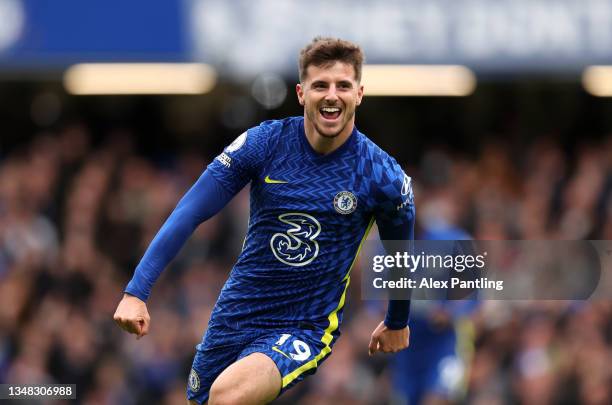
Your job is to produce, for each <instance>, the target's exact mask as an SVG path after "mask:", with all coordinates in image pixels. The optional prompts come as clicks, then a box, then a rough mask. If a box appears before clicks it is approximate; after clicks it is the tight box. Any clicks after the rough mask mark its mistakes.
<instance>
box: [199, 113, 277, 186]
mask: <svg viewBox="0 0 612 405" xmlns="http://www.w3.org/2000/svg"><path fill="white" fill-rule="evenodd" d="M267 154H268V129H267V127H266V126H265V125H259V126H257V127H253V128H251V129H249V130H248V131H245V132H243V133H242V134H241V135H240V136H238V137H237V138H236V139H235V140H234V142H232V143H231V144H230V145H228V146H227V147H226V148H225V149H224V150H223V152H221V154H219V155H218V156H217V157H216V158H215V159H214V160H213V162H212V163H211V164H210V165H208V171H209V172H210V173H211V175H212V176H213V177H214V178H215V179H216V180H217V181H218V182H219V183H220V184H221V186H222V187H224V188H225V189H226V190H227V191H228V192H230V193H231V194H236V193H237V192H238V191H240V190H241V189H242V188H243V187H244V186H245V185H246V184H247V183H249V182H250V181H251V180H252V179H253V178H255V177H256V176H257V175H258V173H259V172H260V171H261V166H262V165H263V163H264V162H265V161H266V156H267Z"/></svg>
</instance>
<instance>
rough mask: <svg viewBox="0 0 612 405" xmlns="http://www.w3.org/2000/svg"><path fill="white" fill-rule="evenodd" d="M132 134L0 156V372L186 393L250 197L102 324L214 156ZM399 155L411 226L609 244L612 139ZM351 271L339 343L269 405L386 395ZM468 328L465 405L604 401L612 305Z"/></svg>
mask: <svg viewBox="0 0 612 405" xmlns="http://www.w3.org/2000/svg"><path fill="white" fill-rule="evenodd" d="M130 139H131V138H130V136H129V133H125V132H120V131H117V132H115V133H111V134H109V135H108V137H106V138H105V139H104V140H102V141H101V142H96V144H95V145H94V144H93V143H92V138H91V136H90V134H89V132H88V129H87V128H86V127H85V126H82V125H70V126H66V127H63V128H61V129H60V130H58V131H57V132H53V133H43V134H40V135H38V136H36V137H33V138H32V139H31V141H30V142H28V143H26V144H23V145H21V146H19V147H15V148H13V149H11V150H9V151H8V152H7V153H5V154H4V155H3V156H0V382H11V383H30V384H32V383H70V384H77V393H78V394H77V395H78V400H79V402H80V403H83V404H136V403H151V404H152V403H160V404H182V403H184V401H185V387H186V383H187V375H188V373H189V370H190V367H191V361H192V358H193V355H194V350H195V345H196V344H197V343H198V342H199V341H200V339H201V336H202V334H203V332H204V330H205V328H206V323H207V320H208V317H209V315H210V312H211V309H212V306H213V305H214V302H215V300H216V297H217V294H218V292H219V291H220V289H221V286H222V285H223V283H224V281H225V279H226V277H227V275H228V272H229V270H230V269H231V266H232V264H233V262H234V260H235V258H236V257H237V255H238V253H239V249H240V247H241V241H242V238H243V236H244V232H245V230H246V224H247V220H248V191H247V190H243V191H242V192H241V193H240V194H239V195H238V196H237V197H236V198H235V199H234V200H233V201H232V202H231V203H230V204H229V205H228V207H226V208H225V209H224V210H223V211H222V213H221V214H220V215H217V216H216V217H214V218H213V219H211V220H209V221H207V222H206V223H204V224H203V225H201V226H200V227H199V228H198V229H197V230H196V232H195V233H194V235H193V236H192V237H191V238H190V239H189V241H188V242H187V244H186V245H185V247H184V248H183V250H182V251H181V253H180V255H179V256H178V257H177V259H176V260H175V261H174V262H173V263H172V264H171V265H170V266H169V268H168V269H167V270H166V271H165V273H164V275H163V276H162V278H161V279H160V280H159V281H158V283H157V284H156V286H155V288H154V290H153V294H152V296H151V299H150V300H149V302H148V307H149V311H150V314H151V317H152V327H151V330H150V333H149V335H148V336H146V337H144V338H142V339H141V340H136V339H135V338H134V336H133V335H128V334H127V333H125V332H123V331H121V330H120V329H119V328H118V327H117V326H116V325H115V324H114V322H113V320H112V314H113V313H114V310H115V307H116V305H117V303H118V302H119V300H120V298H121V295H122V291H123V288H124V287H125V285H126V283H127V281H128V280H129V278H130V277H131V274H132V272H133V269H134V267H135V266H136V264H137V263H138V261H139V259H140V257H141V255H142V254H143V252H144V249H146V247H147V245H148V243H149V241H150V240H151V239H152V237H153V236H154V234H155V232H156V231H157V230H158V229H159V227H160V226H161V224H162V223H163V221H164V219H165V218H166V217H167V215H168V214H169V212H170V211H171V210H172V208H173V207H174V205H175V204H176V202H177V201H178V199H179V198H180V196H181V195H182V194H183V193H184V192H185V191H186V190H187V188H188V187H189V186H190V185H191V184H192V182H194V181H195V180H196V179H197V177H198V176H199V175H200V174H201V172H202V171H203V170H204V169H205V167H206V165H207V162H208V161H209V160H210V159H211V158H213V157H214V155H215V153H216V152H217V151H210V153H209V155H200V154H198V153H195V152H189V153H176V154H175V155H174V156H173V157H172V159H163V160H159V159H152V158H150V157H143V156H141V155H140V154H139V153H138V150H137V148H135V147H134V145H133V144H132V142H131V140H130ZM390 152H392V153H393V151H390ZM400 163H404V164H405V167H406V171H407V172H408V173H409V174H410V175H411V176H412V177H413V178H414V180H415V195H416V198H417V201H416V204H417V212H418V222H417V236H418V234H419V231H420V230H421V229H423V228H424V227H428V228H431V227H437V226H446V225H448V224H453V225H455V226H458V227H461V228H463V229H465V230H466V231H468V232H469V233H471V234H472V235H473V236H474V237H475V238H477V239H540V240H543V239H568V240H573V239H612V197H611V195H612V137H607V138H603V139H601V140H599V141H588V142H586V141H585V142H583V143H580V142H578V145H577V146H576V147H575V148H572V150H571V151H568V150H567V149H564V148H562V147H561V146H560V145H559V144H557V143H556V142H555V140H554V139H553V138H541V139H538V140H534V141H533V142H532V143H531V144H527V145H524V148H523V150H522V153H521V154H518V155H517V154H516V153H514V152H513V150H512V148H507V147H505V146H504V144H503V142H499V143H487V144H484V143H483V145H482V146H481V148H480V152H479V153H478V154H477V155H476V156H474V157H470V158H467V157H465V156H456V155H453V154H452V153H450V152H448V151H445V150H444V149H431V150H428V151H427V152H426V153H425V154H424V155H423V158H422V159H421V161H420V162H418V164H410V163H413V162H400ZM607 268H608V269H610V268H612V267H610V262H609V261H608V262H607ZM354 271H356V272H357V273H356V274H355V278H356V279H357V281H355V282H354V283H353V288H352V289H350V292H349V294H350V296H349V298H348V304H347V308H346V312H345V322H344V323H343V325H342V328H341V329H342V332H343V336H342V338H341V339H340V340H339V342H338V343H337V344H336V345H335V346H334V350H333V353H332V355H331V357H330V358H329V359H328V360H327V361H326V362H325V364H324V365H323V366H322V367H321V368H320V369H319V371H318V372H317V374H316V375H315V376H313V377H310V378H308V379H307V380H306V381H305V382H304V383H302V384H300V385H298V386H297V387H296V388H295V389H292V390H289V391H288V392H287V393H286V394H284V395H283V396H281V397H280V398H279V399H278V400H277V402H278V403H281V404H282V403H287V404H294V403H297V404H334V405H341V404H364V405H365V404H393V403H396V401H395V400H394V393H393V389H392V386H391V383H390V376H389V373H390V372H391V371H390V369H389V367H388V365H387V360H388V357H387V356H384V355H377V356H374V357H373V358H368V355H367V346H368V342H369V338H370V333H371V332H372V330H373V329H374V328H375V326H376V325H377V324H378V322H379V321H380V319H381V317H382V316H383V314H384V307H382V306H381V307H379V306H376V305H374V306H372V305H366V304H365V303H364V302H363V301H362V300H361V298H360V289H359V281H358V278H359V274H358V272H359V270H358V269H355V270H354ZM577 271H579V269H577ZM470 321H471V323H472V325H473V327H472V330H473V337H472V344H471V345H470V347H471V349H470V350H466V352H467V353H468V354H467V356H469V357H468V358H467V362H468V365H469V367H468V369H467V372H466V376H465V382H464V383H465V391H464V395H463V396H462V397H460V398H457V399H456V402H457V403H474V404H509V403H523V404H549V403H554V404H577V403H582V404H593V405H595V404H610V403H612V367H611V366H610V364H612V302H611V301H607V302H606V301H600V302H564V301H548V302H536V301H533V302H508V301H487V302H485V303H483V305H482V306H481V308H480V310H479V311H478V312H477V313H476V314H474V315H473V316H472V318H471V320H470Z"/></svg>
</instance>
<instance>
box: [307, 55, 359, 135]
mask: <svg viewBox="0 0 612 405" xmlns="http://www.w3.org/2000/svg"><path fill="white" fill-rule="evenodd" d="M296 91H297V96H298V100H299V102H300V104H301V105H303V106H304V112H305V115H306V119H308V120H309V121H310V122H311V123H312V124H313V126H314V128H315V130H316V131H317V132H318V133H319V134H320V135H321V136H324V137H327V138H334V137H336V136H338V135H340V133H341V132H342V130H343V129H345V128H346V126H347V124H348V123H350V122H353V118H354V117H355V108H356V107H357V106H358V105H359V104H361V98H362V97H363V86H361V85H360V84H359V83H358V82H357V80H356V79H355V69H353V66H352V65H349V64H346V63H342V62H335V63H334V64H333V65H329V66H322V67H319V66H312V65H310V66H308V68H307V69H306V77H305V79H304V82H303V83H299V84H298V85H297V86H296Z"/></svg>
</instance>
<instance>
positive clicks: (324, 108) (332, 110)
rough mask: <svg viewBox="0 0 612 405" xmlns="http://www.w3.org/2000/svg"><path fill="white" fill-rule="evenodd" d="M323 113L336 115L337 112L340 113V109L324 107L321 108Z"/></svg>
mask: <svg viewBox="0 0 612 405" xmlns="http://www.w3.org/2000/svg"><path fill="white" fill-rule="evenodd" d="M321 111H324V112H328V113H335V112H338V111H340V109H339V108H338V107H323V108H321Z"/></svg>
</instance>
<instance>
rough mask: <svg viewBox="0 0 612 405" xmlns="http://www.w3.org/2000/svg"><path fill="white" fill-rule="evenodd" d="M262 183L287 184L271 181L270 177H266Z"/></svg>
mask: <svg viewBox="0 0 612 405" xmlns="http://www.w3.org/2000/svg"><path fill="white" fill-rule="evenodd" d="M264 181H265V182H266V183H268V184H284V183H287V182H286V181H284V180H272V179H271V178H270V176H266V178H265V179H264Z"/></svg>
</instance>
